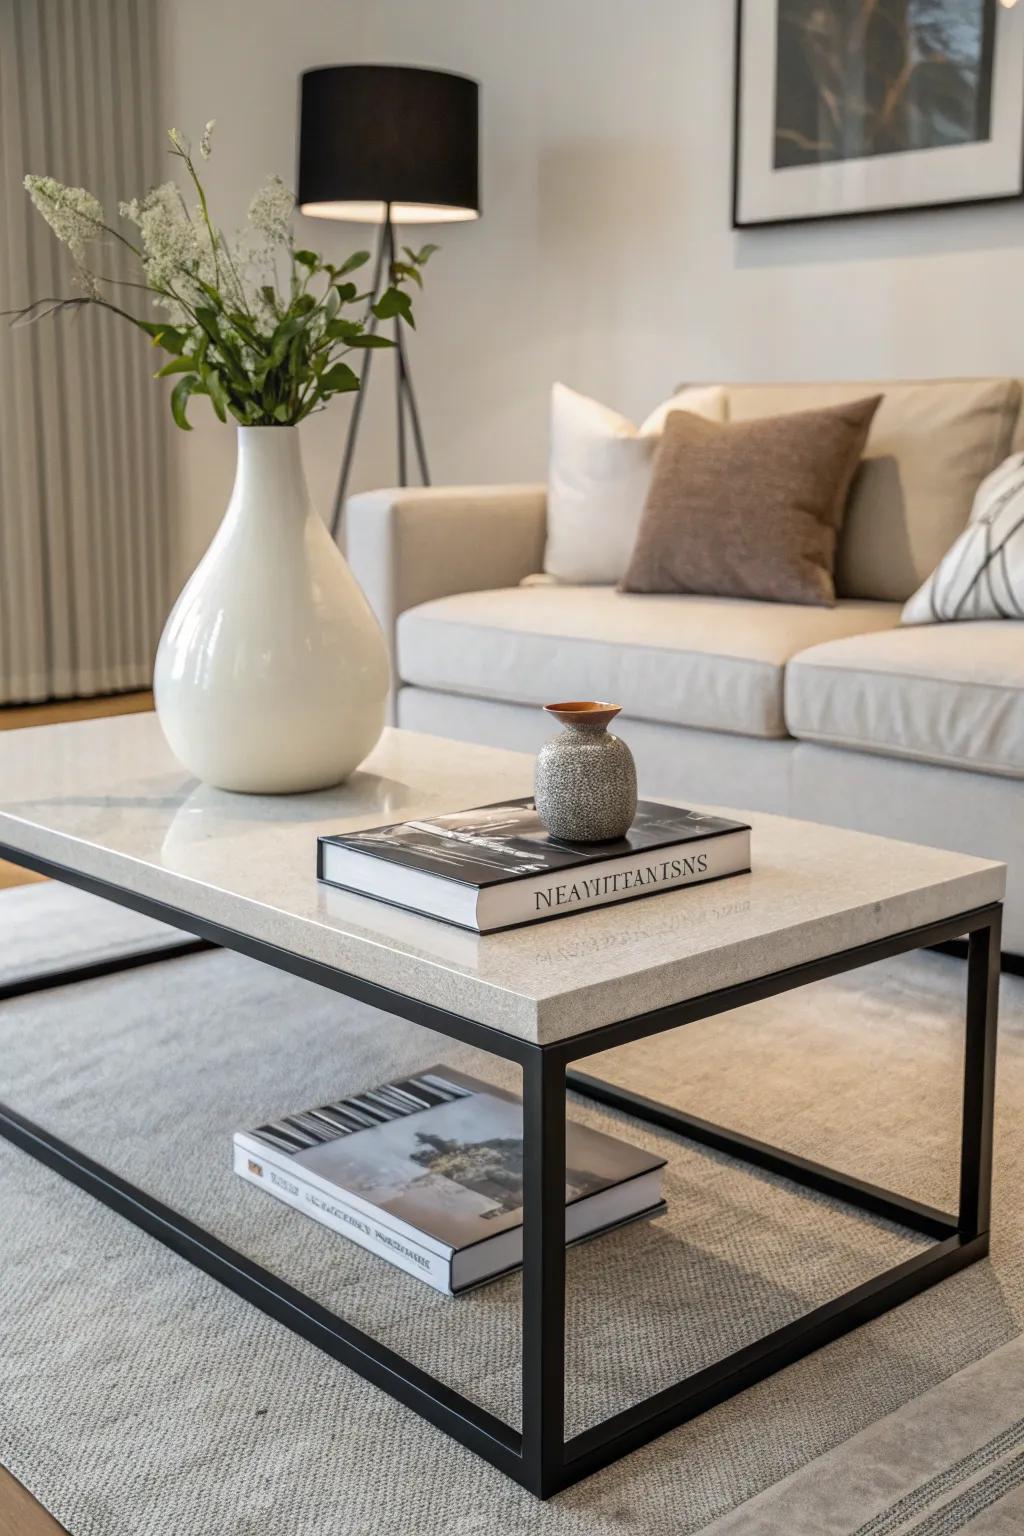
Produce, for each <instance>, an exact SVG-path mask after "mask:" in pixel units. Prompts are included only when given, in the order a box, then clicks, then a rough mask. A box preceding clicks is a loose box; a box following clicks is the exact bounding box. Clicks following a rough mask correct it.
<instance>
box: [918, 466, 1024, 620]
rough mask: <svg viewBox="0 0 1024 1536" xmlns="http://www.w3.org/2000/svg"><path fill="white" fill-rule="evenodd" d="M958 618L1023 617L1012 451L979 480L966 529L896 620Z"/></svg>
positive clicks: (1018, 483)
mask: <svg viewBox="0 0 1024 1536" xmlns="http://www.w3.org/2000/svg"><path fill="white" fill-rule="evenodd" d="M957 619H1024V453H1011V455H1010V457H1009V458H1008V459H1004V460H1003V462H1002V463H1001V464H1000V466H999V468H998V469H994V470H993V471H992V473H991V474H990V475H989V476H988V477H987V478H986V479H984V480H983V481H982V482H981V484H980V485H979V487H978V489H977V492H976V493H975V497H974V505H973V506H972V508H971V516H970V521H969V522H968V524H967V527H966V528H965V529H964V531H963V533H962V534H961V535H960V537H959V538H958V539H957V541H956V543H955V544H954V545H953V548H952V549H951V550H950V551H949V553H948V554H947V555H944V556H943V558H942V560H941V561H940V563H939V565H938V566H937V567H936V569H935V570H934V571H933V572H932V574H931V575H930V576H929V577H928V580H927V581H926V582H925V583H924V586H922V587H919V588H918V590H917V591H916V592H915V593H914V595H913V597H911V598H910V599H908V601H907V604H906V607H905V608H904V609H903V615H902V618H901V620H900V622H901V623H903V624H941V623H946V622H949V621H951V620H957Z"/></svg>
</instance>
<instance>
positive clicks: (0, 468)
mask: <svg viewBox="0 0 1024 1536" xmlns="http://www.w3.org/2000/svg"><path fill="white" fill-rule="evenodd" d="M155 4H156V0H0V310H6V309H12V308H19V307H21V306H22V305H24V304H26V303H28V302H29V301H31V300H33V299H36V298H41V297H46V296H48V295H51V294H53V295H68V294H71V293H73V292H74V290H73V287H72V283H71V264H70V261H69V260H68V258H67V253H66V252H65V251H64V249H63V247H61V246H60V245H59V244H58V242H57V241H56V239H55V238H54V237H53V235H52V234H51V233H50V230H49V229H48V227H47V226H46V225H45V224H44V223H43V221H42V219H41V218H40V217H39V215H38V214H37V213H36V212H35V210H34V209H33V208H32V206H31V204H30V202H29V199H28V196H27V194H26V193H25V191H24V190H23V188H22V185H21V183H22V177H23V176H24V175H25V173H26V172H28V171H30V172H34V173H38V174H46V175H51V176H55V177H56V178H57V179H58V180H59V181H62V182H66V183H69V184H71V185H74V186H86V187H88V188H90V190H92V191H94V192H95V193H96V194H97V196H98V197H99V198H100V200H101V201H102V202H103V204H104V206H105V207H106V208H107V210H108V212H113V211H116V208H117V203H118V200H119V198H125V197H129V196H134V195H137V194H139V193H141V192H143V191H144V190H145V189H146V188H147V187H148V186H150V185H151V184H152V183H153V182H154V181H156V180H158V179H161V157H160V155H159V124H158V122H157V120H156V114H157V106H156V102H157V67H156V57H155V48H156V14H155ZM164 175H166V172H164ZM116 260H117V257H116V253H111V258H110V263H109V266H110V269H111V270H116V268H115V267H114V263H115V262H116ZM118 292H120V293H127V294H129V295H130V294H132V290H130V289H126V290H118ZM135 297H136V298H137V297H139V295H135ZM126 307H132V305H131V304H127V305H126ZM155 357H156V354H155V353H154V352H152V351H151V350H150V349H149V348H148V346H147V344H146V339H145V337H144V336H142V334H141V333H140V332H139V331H137V330H135V328H134V327H133V326H130V325H129V324H128V323H127V322H126V321H123V320H120V319H118V318H117V317H116V316H114V315H111V314H109V313H106V312H104V311H100V310H96V309H88V310H84V311H81V312H79V313H77V314H74V315H69V314H64V315H57V316H54V317H52V318H50V319H44V320H41V321H40V322H39V323H38V324H35V325H31V326H28V327H26V328H19V329H16V330H13V331H12V330H10V329H9V328H8V323H7V321H5V320H4V321H0V704H2V703H12V702H22V701H26V702H27V701H32V700H38V699H46V698H67V697H77V696H86V695H92V694H98V693H113V692H117V691H119V690H123V689H129V688H140V687H148V685H149V681H150V678H151V675H152V663H153V654H154V651H155V649H156V642H157V639H158V638H159V633H160V628H161V625H162V622H163V619H164V616H165V614H166V611H167V579H168V578H167V571H168V505H169V499H170V498H169V489H168V485H167V473H168V462H167V444H166V435H165V434H166V425H165V421H164V413H165V412H166V409H167V404H166V399H165V398H164V395H165V392H164V391H162V390H161V389H160V387H159V386H157V385H155V384H154V383H153V382H152V381H151V378H150V375H151V374H152V372H154V371H155V364H154V358H155Z"/></svg>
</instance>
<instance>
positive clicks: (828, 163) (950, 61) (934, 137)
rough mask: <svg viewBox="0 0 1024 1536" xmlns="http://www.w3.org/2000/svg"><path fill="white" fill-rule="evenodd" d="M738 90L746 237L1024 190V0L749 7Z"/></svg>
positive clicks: (841, 1) (739, 219)
mask: <svg viewBox="0 0 1024 1536" xmlns="http://www.w3.org/2000/svg"><path fill="white" fill-rule="evenodd" d="M735 89H736V101H735V131H734V140H733V225H734V226H735V227H744V226H747V225H756V224H778V223H788V222H790V221H792V220H801V219H824V218H834V217H836V216H838V215H844V214H856V213H881V212H887V211H890V210H895V209H908V208H928V207H938V206H941V205H943V204H948V203H965V202H981V201H986V200H990V199H994V198H1005V197H1019V196H1020V195H1021V192H1022V191H1024V179H1022V165H1024V0H1020V3H1014V0H1011V3H1009V4H1007V3H1006V0H737V15H736V87H735Z"/></svg>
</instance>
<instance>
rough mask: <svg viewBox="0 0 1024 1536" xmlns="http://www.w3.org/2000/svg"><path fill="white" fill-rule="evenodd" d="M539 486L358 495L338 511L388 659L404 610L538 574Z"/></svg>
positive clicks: (542, 509) (543, 512) (543, 510)
mask: <svg viewBox="0 0 1024 1536" xmlns="http://www.w3.org/2000/svg"><path fill="white" fill-rule="evenodd" d="M546 516H547V488H546V487H545V486H543V485H454V486H447V485H445V486H442V485H438V486H425V487H422V488H420V487H415V488H404V489H401V490H386V491H364V492H363V493H362V494H360V495H358V496H351V497H350V498H349V500H348V503H347V505H346V509H345V552H346V555H347V557H348V563H349V565H350V566H351V567H352V571H353V573H354V575H355V577H356V580H357V581H358V582H359V585H360V586H361V587H362V589H363V591H364V592H365V593H366V596H367V597H368V598H369V601H370V606H371V607H372V608H373V611H374V613H375V614H376V615H377V618H378V619H379V620H380V623H381V627H382V629H383V630H384V634H385V637H386V639H387V642H388V648H389V651H390V653H391V657H392V660H393V659H394V650H395V624H396V623H397V621H398V617H399V615H400V614H402V613H404V612H405V610H406V609H407V608H415V607H416V606H417V605H418V604H419V603H426V602H429V601H430V600H431V598H435V597H450V596H452V594H453V593H456V592H483V591H486V590H488V589H489V588H491V587H514V586H516V585H518V583H519V582H520V581H522V579H523V577H524V576H531V575H533V574H534V572H536V571H540V570H542V569H543V565H544V536H545V523H546Z"/></svg>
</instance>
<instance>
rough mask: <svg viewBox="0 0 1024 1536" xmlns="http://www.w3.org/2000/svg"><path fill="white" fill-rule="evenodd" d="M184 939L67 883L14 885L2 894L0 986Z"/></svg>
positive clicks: (175, 942) (48, 882)
mask: <svg viewBox="0 0 1024 1536" xmlns="http://www.w3.org/2000/svg"><path fill="white" fill-rule="evenodd" d="M187 938H188V934H185V933H181V932H179V930H178V929H177V928H168V927H167V926H166V924H164V923H157V922H154V921H153V919H152V918H151V917H142V916H140V914H139V913H138V912H129V911H128V910H127V909H126V908H124V907H115V906H112V905H111V903H110V902H109V901H102V900H101V899H100V898H99V897H98V896H89V895H87V894H86V892H85V891H76V890H73V889H72V887H71V886H70V885H57V884H55V883H54V882H53V881H47V882H45V883H44V884H41V885H19V886H15V887H14V888H13V889H11V890H4V891H0V986H4V985H6V984H7V983H9V982H13V981H20V980H21V979H22V978H23V977H26V976H38V975H47V974H53V973H54V972H56V971H64V970H69V969H70V968H71V967H73V966H75V967H77V966H81V965H90V964H92V962H93V961H96V960H107V959H120V958H123V957H125V956H127V955H137V954H139V953H141V952H142V951H143V950H147V949H156V948H158V947H163V948H166V947H167V946H169V945H172V944H180V943H181V942H182V941H183V940H185V939H187Z"/></svg>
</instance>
